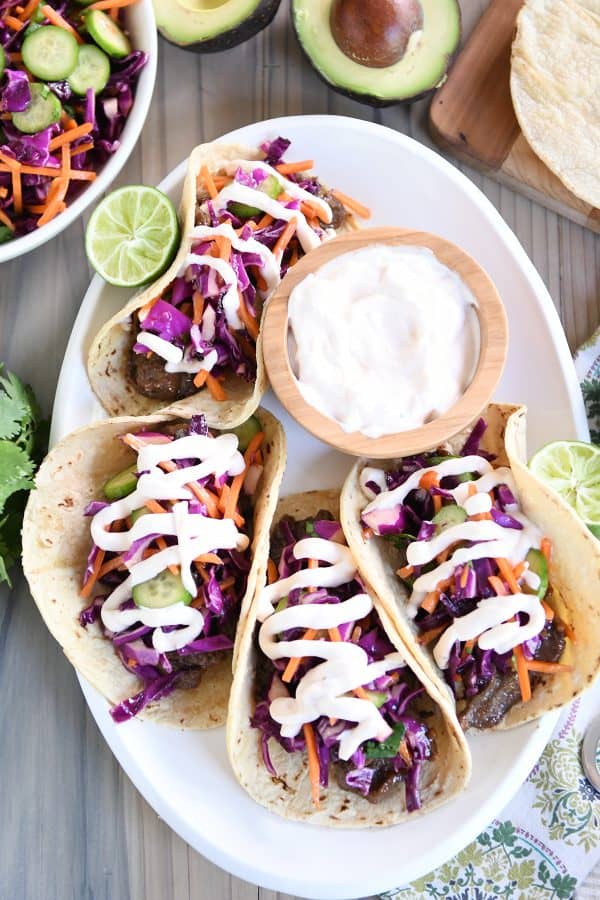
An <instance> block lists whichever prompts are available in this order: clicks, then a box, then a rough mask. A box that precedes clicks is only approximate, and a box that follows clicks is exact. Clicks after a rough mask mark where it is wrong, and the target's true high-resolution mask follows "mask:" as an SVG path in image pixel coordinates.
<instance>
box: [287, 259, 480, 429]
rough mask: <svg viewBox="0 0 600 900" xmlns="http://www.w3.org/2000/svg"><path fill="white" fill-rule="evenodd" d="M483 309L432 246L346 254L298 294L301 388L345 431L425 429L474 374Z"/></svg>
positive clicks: (295, 319) (295, 355)
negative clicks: (478, 318) (423, 427)
mask: <svg viewBox="0 0 600 900" xmlns="http://www.w3.org/2000/svg"><path fill="white" fill-rule="evenodd" d="M476 305H477V303H476V300H475V297H474V296H473V294H472V293H471V291H470V290H469V289H468V287H467V286H466V284H465V283H464V282H463V281H462V279H461V278H460V277H459V276H458V275H457V274H456V273H455V272H453V271H452V270H451V269H449V268H447V267H446V266H444V265H443V264H442V263H440V262H439V261H438V260H437V258H436V257H435V255H434V254H433V253H432V251H431V250H429V249H427V248H425V247H410V246H396V247H390V246H384V245H373V246H370V247H364V248H362V249H361V250H356V251H353V252H350V253H344V254H343V255H342V256H338V257H337V258H336V259H333V260H331V261H330V262H328V263H326V264H325V265H324V266H322V267H321V268H320V269H319V270H318V271H317V272H315V273H311V274H310V275H308V276H307V277H306V278H305V279H304V280H303V281H301V282H300V283H299V284H298V285H297V286H296V287H295V288H294V289H293V290H292V292H291V294H290V298H289V303H288V318H289V327H290V344H291V347H290V350H291V352H290V356H291V362H292V367H293V369H294V372H295V375H296V377H297V383H298V388H299V390H300V392H301V393H302V396H303V397H304V399H305V400H306V401H307V403H309V404H310V405H311V406H313V407H314V408H315V409H317V410H319V412H321V413H323V415H325V416H327V417H328V418H330V419H333V420H334V421H336V422H337V423H338V424H339V425H340V427H341V428H342V429H343V430H344V431H347V432H355V431H358V432H361V433H362V434H364V435H366V436H367V437H379V436H381V435H383V434H393V433H395V432H398V431H405V430H407V429H410V428H418V427H420V426H421V425H423V424H424V423H426V422H428V421H430V420H432V419H434V418H436V416H438V415H440V414H441V413H443V412H445V411H447V410H448V409H450V407H452V406H453V405H454V404H455V403H456V402H457V401H458V400H459V399H460V397H461V396H462V395H463V393H464V391H465V390H466V388H467V386H468V385H469V383H470V381H471V379H472V378H473V375H474V373H475V369H476V367H477V362H478V359H479V344H480V340H479V325H478V320H477V314H476V312H475V308H476Z"/></svg>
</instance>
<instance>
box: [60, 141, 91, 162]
mask: <svg viewBox="0 0 600 900" xmlns="http://www.w3.org/2000/svg"><path fill="white" fill-rule="evenodd" d="M63 146H66V144H65V145H63ZM93 149H94V145H93V143H91V142H90V143H89V144H80V145H79V147H75V149H74V150H71V158H72V157H74V156H79V154H80V153H87V152H88V150H93Z"/></svg>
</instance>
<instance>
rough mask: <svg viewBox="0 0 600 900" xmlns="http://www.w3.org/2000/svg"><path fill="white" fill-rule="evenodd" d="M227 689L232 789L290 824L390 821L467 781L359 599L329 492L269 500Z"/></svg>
mask: <svg viewBox="0 0 600 900" xmlns="http://www.w3.org/2000/svg"><path fill="white" fill-rule="evenodd" d="M274 521H275V523H276V525H275V527H274V529H273V530H272V536H271V549H270V559H269V564H268V584H265V583H264V581H263V582H260V581H259V582H257V592H256V598H255V600H254V602H253V605H252V608H251V611H250V614H249V616H248V620H247V623H246V626H245V629H244V632H243V633H242V634H241V637H240V649H239V656H238V661H237V666H236V671H235V675H234V683H233V688H232V693H231V703H230V712H229V717H228V721H227V749H228V753H229V757H230V760H231V764H232V766H233V769H234V772H235V775H236V777H237V779H238V780H239V782H240V784H241V785H242V787H243V788H244V789H245V790H246V791H248V793H249V794H250V795H251V796H252V797H253V798H254V799H255V800H257V801H258V802H259V803H261V804H262V805H263V806H266V807H268V808H269V809H271V810H272V811H273V812H276V813H278V814H279V815H282V816H284V817H285V818H289V819H300V820H306V821H308V822H310V823H312V824H318V825H331V826H341V827H364V826H369V825H391V824H393V823H395V822H400V821H402V820H403V819H405V818H406V817H407V816H409V815H411V814H414V813H416V812H419V811H420V812H427V811H429V810H430V809H433V808H434V807H436V806H439V805H440V804H442V803H445V802H446V801H447V800H448V799H450V797H452V796H454V795H455V794H456V793H458V792H459V791H460V790H461V789H462V788H463V787H464V786H465V784H466V783H467V781H468V778H469V774H470V766H471V760H470V755H469V750H468V747H467V745H466V742H465V739H464V736H463V734H462V732H461V730H460V727H459V725H458V722H457V720H456V717H455V715H454V712H453V710H452V706H451V704H450V703H449V702H448V698H447V697H446V696H444V695H443V694H441V693H440V692H439V691H438V689H437V688H436V686H435V684H431V683H430V682H429V680H428V678H427V676H426V675H425V673H424V672H423V671H422V669H421V668H420V666H419V664H418V663H417V662H416V661H415V660H413V659H412V658H411V657H410V655H409V654H407V653H406V652H405V649H404V647H403V646H402V642H401V640H400V639H399V636H398V634H397V632H396V631H395V629H394V627H393V625H392V622H391V620H390V618H389V616H388V615H387V612H386V610H385V608H384V607H383V605H382V604H380V602H379V601H378V600H377V598H376V597H375V596H374V595H373V596H372V595H370V594H368V593H367V592H366V589H365V587H364V584H363V582H362V581H361V579H360V578H359V576H358V574H357V570H356V563H355V561H354V558H353V556H352V553H351V551H350V549H349V548H348V546H347V545H346V542H345V539H344V535H343V532H342V529H341V525H340V523H339V492H338V491H312V492H310V493H306V494H297V495H295V496H291V497H287V498H285V499H284V500H282V501H280V503H279V505H278V507H277V512H276V515H275V519H274Z"/></svg>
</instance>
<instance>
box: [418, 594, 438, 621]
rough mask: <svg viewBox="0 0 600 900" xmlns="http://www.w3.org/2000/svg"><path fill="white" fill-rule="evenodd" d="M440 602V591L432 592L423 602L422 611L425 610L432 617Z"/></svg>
mask: <svg viewBox="0 0 600 900" xmlns="http://www.w3.org/2000/svg"><path fill="white" fill-rule="evenodd" d="M439 602H440V592H439V591H430V592H429V594H427V596H426V597H425V599H424V600H423V602H422V603H421V609H424V610H425V612H428V613H429V614H430V615H431V613H434V612H435V610H436V609H437V605H438V603H439Z"/></svg>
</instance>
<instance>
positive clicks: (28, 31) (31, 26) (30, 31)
mask: <svg viewBox="0 0 600 900" xmlns="http://www.w3.org/2000/svg"><path fill="white" fill-rule="evenodd" d="M43 27H44V26H43V25H39V24H38V23H37V22H30V23H29V25H28V26H27V28H26V29H25V31H24V32H23V37H27V36H28V35H29V34H33V32H34V31H39V30H40V28H43Z"/></svg>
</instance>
